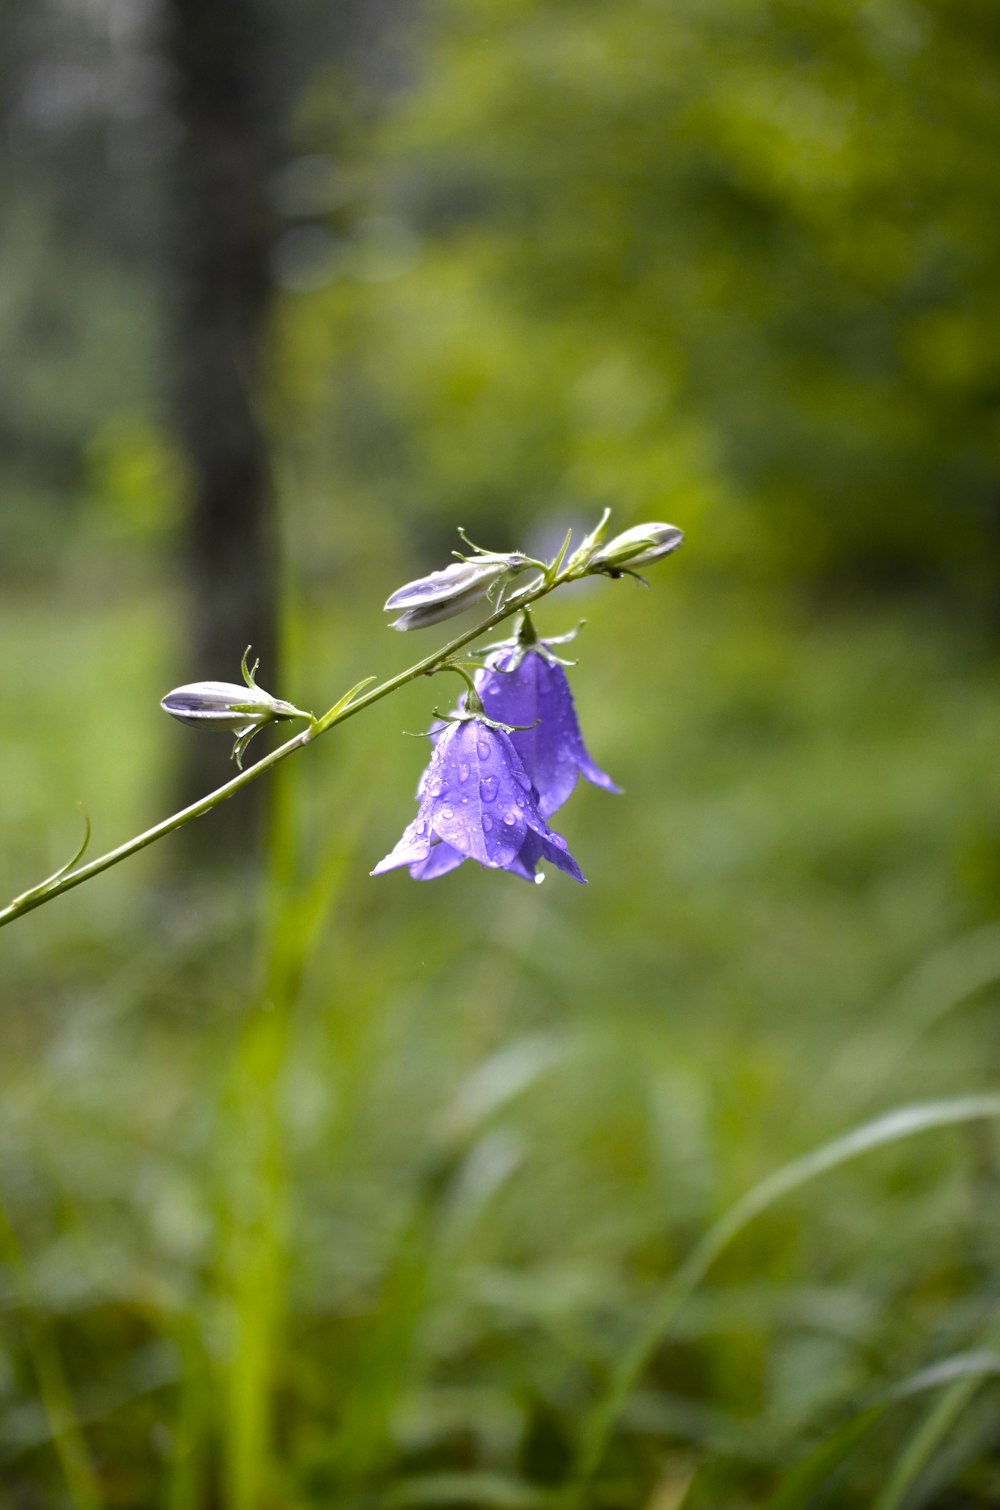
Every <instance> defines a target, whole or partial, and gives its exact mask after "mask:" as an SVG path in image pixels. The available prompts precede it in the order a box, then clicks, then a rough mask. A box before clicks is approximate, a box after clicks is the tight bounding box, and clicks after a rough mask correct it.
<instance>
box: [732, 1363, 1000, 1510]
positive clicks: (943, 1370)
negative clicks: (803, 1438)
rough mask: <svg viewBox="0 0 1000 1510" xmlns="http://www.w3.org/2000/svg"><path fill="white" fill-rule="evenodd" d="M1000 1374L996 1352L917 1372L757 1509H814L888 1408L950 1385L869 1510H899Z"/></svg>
mask: <svg viewBox="0 0 1000 1510" xmlns="http://www.w3.org/2000/svg"><path fill="white" fill-rule="evenodd" d="M998 1375H1000V1353H992V1352H987V1351H982V1352H971V1353H957V1354H956V1355H955V1356H954V1357H952V1358H944V1359H941V1360H940V1361H939V1362H937V1363H932V1364H930V1365H929V1366H928V1367H927V1368H922V1369H920V1370H918V1372H917V1373H915V1374H911V1375H910V1376H909V1377H908V1378H906V1379H904V1380H902V1381H901V1382H900V1383H899V1384H895V1385H893V1387H892V1388H891V1389H889V1390H886V1391H885V1392H884V1393H883V1394H882V1396H881V1397H880V1399H878V1400H877V1401H876V1402H875V1403H874V1404H872V1405H868V1406H866V1407H865V1409H863V1410H860V1411H858V1412H857V1414H856V1415H853V1416H851V1418H850V1419H849V1420H848V1421H845V1422H844V1423H843V1424H842V1425H841V1426H839V1427H838V1428H837V1429H836V1430H835V1431H833V1432H831V1434H830V1435H829V1436H827V1437H824V1439H823V1440H822V1441H821V1442H819V1443H818V1444H817V1445H816V1446H815V1447H814V1448H813V1450H812V1451H811V1452H809V1453H807V1454H806V1456H805V1457H804V1458H802V1459H801V1460H800V1461H799V1462H798V1463H796V1464H795V1466H794V1467H793V1468H792V1469H791V1470H790V1471H789V1472H788V1473H787V1474H786V1476H785V1479H784V1482H783V1483H782V1485H781V1487H780V1488H779V1489H778V1491H777V1492H776V1493H775V1494H773V1495H772V1496H771V1498H770V1499H768V1500H767V1501H765V1503H764V1504H763V1505H762V1506H761V1510H805V1507H806V1506H808V1507H809V1510H819V1507H820V1506H822V1505H823V1504H825V1503H827V1501H828V1499H829V1497H830V1496H831V1495H833V1494H835V1493H836V1492H837V1491H838V1490H839V1488H840V1487H841V1482H840V1477H839V1470H842V1469H843V1468H844V1467H845V1465H846V1463H847V1460H848V1459H849V1458H850V1456H851V1454H852V1452H853V1451H854V1449H855V1448H856V1447H858V1446H859V1445H860V1443H861V1442H862V1441H863V1440H864V1438H865V1437H866V1436H867V1435H868V1433H869V1432H870V1431H872V1430H873V1429H874V1427H875V1426H876V1425H877V1424H878V1422H879V1421H880V1420H881V1419H882V1417H883V1416H884V1415H885V1413H886V1411H887V1410H889V1409H890V1408H891V1407H892V1406H893V1405H895V1404H898V1402H899V1401H901V1400H906V1399H909V1398H910V1397H911V1396H913V1395H917V1394H923V1393H925V1392H926V1391H929V1390H934V1389H940V1388H942V1387H943V1386H945V1385H950V1386H951V1388H950V1389H948V1390H947V1392H946V1394H945V1395H944V1396H943V1397H942V1398H941V1400H940V1401H938V1402H937V1403H936V1404H935V1406H934V1408H933V1410H932V1411H931V1412H930V1414H929V1415H928V1417H927V1418H926V1420H925V1421H924V1423H923V1424H922V1425H921V1427H920V1428H919V1429H918V1431H917V1432H916V1434H915V1435H914V1437H913V1439H912V1441H911V1442H910V1444H909V1445H908V1446H907V1448H905V1449H904V1451H903V1453H902V1455H901V1457H900V1458H899V1460H898V1463H897V1467H896V1469H895V1471H894V1472H893V1475H892V1477H891V1479H890V1481H889V1483H888V1484H887V1486H886V1488H885V1490H884V1491H883V1494H882V1496H881V1498H880V1499H878V1500H877V1501H876V1503H875V1506H874V1510H890V1507H891V1510H898V1507H899V1505H900V1504H901V1503H902V1500H903V1497H904V1495H905V1494H906V1492H907V1491H908V1490H909V1489H910V1487H911V1486H912V1484H913V1483H914V1481H915V1479H916V1477H917V1475H918V1474H919V1472H920V1470H921V1469H922V1468H923V1467H924V1466H925V1465H926V1463H927V1462H928V1461H929V1459H930V1457H931V1455H932V1454H933V1452H934V1450H935V1448H936V1447H937V1446H938V1444H939V1443H940V1442H941V1441H942V1439H943V1438H944V1437H945V1436H946V1434H947V1432H948V1431H949V1429H950V1428H951V1426H952V1425H953V1424H954V1422H955V1421H956V1420H957V1418H958V1416H959V1414H960V1413H961V1411H962V1409H963V1408H964V1406H965V1405H966V1404H967V1403H968V1402H969V1400H970V1399H971V1398H972V1396H973V1394H974V1393H975V1391H976V1390H977V1389H978V1388H979V1386H980V1385H981V1384H982V1383H983V1382H984V1380H986V1379H989V1378H991V1377H997V1376H998Z"/></svg>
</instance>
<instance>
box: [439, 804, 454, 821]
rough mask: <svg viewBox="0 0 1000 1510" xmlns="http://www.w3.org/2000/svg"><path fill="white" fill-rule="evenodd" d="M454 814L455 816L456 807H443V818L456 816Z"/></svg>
mask: <svg viewBox="0 0 1000 1510" xmlns="http://www.w3.org/2000/svg"><path fill="white" fill-rule="evenodd" d="M454 816H455V810H454V808H450V807H443V808H442V809H441V817H442V818H454Z"/></svg>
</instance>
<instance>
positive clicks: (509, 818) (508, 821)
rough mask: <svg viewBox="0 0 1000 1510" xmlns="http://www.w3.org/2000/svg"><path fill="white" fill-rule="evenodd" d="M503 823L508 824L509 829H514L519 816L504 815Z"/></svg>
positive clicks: (512, 814)
mask: <svg viewBox="0 0 1000 1510" xmlns="http://www.w3.org/2000/svg"><path fill="white" fill-rule="evenodd" d="M503 821H504V822H505V823H506V825H507V827H508V828H513V827H514V824H515V823H516V822H517V814H516V813H504V815H503Z"/></svg>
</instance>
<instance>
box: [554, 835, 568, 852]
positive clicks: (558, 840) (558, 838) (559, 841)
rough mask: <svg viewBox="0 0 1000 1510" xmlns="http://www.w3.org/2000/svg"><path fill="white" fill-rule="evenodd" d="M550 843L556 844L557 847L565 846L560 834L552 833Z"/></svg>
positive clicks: (562, 847) (563, 847)
mask: <svg viewBox="0 0 1000 1510" xmlns="http://www.w3.org/2000/svg"><path fill="white" fill-rule="evenodd" d="M552 843H553V844H554V845H556V847H557V848H558V849H565V848H566V840H565V839H564V838H563V836H562V834H553V835H552Z"/></svg>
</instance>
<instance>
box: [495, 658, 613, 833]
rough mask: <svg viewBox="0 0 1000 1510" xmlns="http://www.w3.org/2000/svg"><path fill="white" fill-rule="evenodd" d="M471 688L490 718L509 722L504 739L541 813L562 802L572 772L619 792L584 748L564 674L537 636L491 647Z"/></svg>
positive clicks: (571, 782) (545, 815)
mask: <svg viewBox="0 0 1000 1510" xmlns="http://www.w3.org/2000/svg"><path fill="white" fill-rule="evenodd" d="M476 689H477V691H478V692H479V695H480V697H481V698H482V700H483V707H484V709H485V711H486V712H487V713H488V714H489V716H490V718H493V719H496V721H497V722H498V723H504V724H508V725H512V726H514V727H512V730H511V735H510V741H511V744H512V745H513V746H514V749H515V750H516V751H517V753H518V755H519V756H520V757H521V760H522V761H523V762H524V769H525V770H526V771H527V773H528V775H529V776H530V777H531V781H532V784H533V785H534V787H535V789H536V791H537V792H538V811H539V812H540V813H541V815H542V817H543V818H549V817H551V816H552V814H553V813H554V812H556V811H557V810H558V809H559V808H561V807H562V805H563V803H564V802H565V801H566V799H567V797H569V795H570V793H571V792H572V790H573V788H574V787H575V785H576V780H577V776H585V777H586V778H587V780H588V781H590V782H592V783H593V784H594V786H601V787H603V788H604V790H605V791H607V792H620V791H621V787H618V786H616V785H615V783H614V782H613V781H612V780H611V777H610V776H608V775H607V774H606V773H605V772H604V771H602V770H601V769H600V767H599V766H596V765H595V764H594V762H593V761H592V760H591V758H590V755H589V754H588V753H587V747H586V745H585V744H584V742H583V735H582V734H581V733H580V725H579V723H578V722H577V717H576V709H575V707H574V706H573V694H572V693H571V692H570V690H569V682H568V681H567V679H566V673H565V671H564V670H563V668H562V665H561V664H560V662H559V661H558V659H557V658H556V657H555V656H553V655H552V654H550V652H549V651H548V650H547V649H546V646H545V643H544V642H543V641H541V640H539V641H537V642H536V643H534V644H528V645H525V643H524V642H523V641H521V642H517V641H515V642H513V643H512V644H510V645H502V646H500V648H499V649H497V650H494V651H493V652H492V654H491V655H490V656H489V657H488V659H487V662H486V668H485V669H484V670H482V671H478V672H477V673H476Z"/></svg>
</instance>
